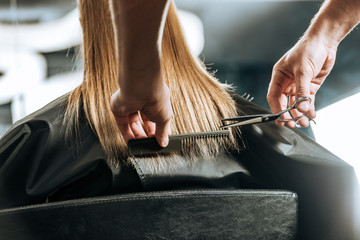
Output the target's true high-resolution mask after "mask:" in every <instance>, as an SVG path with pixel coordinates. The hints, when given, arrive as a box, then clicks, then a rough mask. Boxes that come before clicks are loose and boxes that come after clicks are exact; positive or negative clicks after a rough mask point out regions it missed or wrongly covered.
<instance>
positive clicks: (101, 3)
mask: <svg viewBox="0 0 360 240" xmlns="http://www.w3.org/2000/svg"><path fill="white" fill-rule="evenodd" d="M79 10H80V17H81V19H80V20H81V23H82V29H83V57H84V79H83V82H82V84H81V85H80V86H79V87H77V88H76V89H74V90H73V91H72V93H71V94H70V96H69V99H68V106H67V110H66V114H65V124H66V130H67V133H68V136H70V137H74V129H75V130H76V129H77V130H76V131H75V135H76V134H77V133H76V132H77V131H78V130H79V126H80V124H81V116H82V115H83V114H84V115H85V118H86V120H87V121H88V122H89V124H90V126H91V127H92V129H93V131H94V132H95V133H96V134H97V137H98V138H99V141H100V143H101V146H102V147H103V149H104V151H105V153H106V155H107V157H108V160H109V161H111V162H113V163H116V162H118V161H119V159H127V157H128V156H127V146H126V143H125V141H124V139H123V138H122V136H121V134H120V131H119V130H118V127H117V125H116V122H115V119H114V117H113V115H112V112H111V110H110V97H111V95H112V94H113V93H114V92H115V91H116V90H117V89H118V88H119V86H118V82H117V78H116V76H117V74H116V66H117V64H116V56H115V42H114V32H113V26H112V22H111V15H110V9H109V2H108V0H79ZM161 67H162V72H163V75H164V78H165V81H166V84H167V85H168V87H169V89H170V94H171V103H172V108H173V119H172V122H171V130H172V134H180V133H189V132H203V131H215V130H219V127H220V125H221V118H223V117H228V116H235V115H236V114H237V110H236V105H235V102H234V100H233V99H232V98H231V96H230V93H229V90H228V86H227V85H223V84H221V83H219V82H218V81H217V80H216V79H215V78H214V77H213V76H212V75H211V74H210V73H208V72H207V71H206V69H205V67H204V66H203V64H202V63H201V62H200V60H198V59H195V58H194V57H193V55H192V54H191V52H190V50H189V48H188V46H187V44H186V41H185V38H184V35H183V33H182V29H181V25H180V23H179V20H178V17H177V15H176V9H175V6H174V4H173V3H171V4H170V7H169V12H168V15H167V18H166V22H165V28H164V33H163V39H162V56H161ZM196 144H197V147H196ZM196 144H195V145H194V148H192V149H189V153H190V155H191V153H194V152H195V151H201V154H216V153H218V152H219V150H220V149H223V148H226V149H229V148H232V149H238V148H239V147H238V144H237V141H236V139H235V137H234V136H233V134H232V135H231V138H229V139H219V140H218V141H212V142H210V144H209V143H208V144H205V145H203V143H196Z"/></svg>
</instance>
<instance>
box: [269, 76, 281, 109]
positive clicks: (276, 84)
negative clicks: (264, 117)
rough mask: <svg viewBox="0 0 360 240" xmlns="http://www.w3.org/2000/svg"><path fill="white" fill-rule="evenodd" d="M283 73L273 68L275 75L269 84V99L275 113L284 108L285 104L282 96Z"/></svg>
mask: <svg viewBox="0 0 360 240" xmlns="http://www.w3.org/2000/svg"><path fill="white" fill-rule="evenodd" d="M281 77H283V76H281V74H280V73H278V72H277V71H276V70H273V75H272V77H271V81H270V84H269V89H268V93H267V101H268V103H269V106H270V108H271V111H272V112H273V113H278V112H281V111H282V110H283V106H282V104H281V98H282V96H283V95H284V94H283V91H282V89H283V86H282V82H283V81H281V80H280V79H281Z"/></svg>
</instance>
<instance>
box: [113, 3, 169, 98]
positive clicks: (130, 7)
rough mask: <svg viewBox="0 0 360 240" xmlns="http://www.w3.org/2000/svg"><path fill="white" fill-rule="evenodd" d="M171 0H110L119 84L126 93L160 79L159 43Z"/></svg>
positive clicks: (157, 81)
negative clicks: (169, 0)
mask: <svg viewBox="0 0 360 240" xmlns="http://www.w3.org/2000/svg"><path fill="white" fill-rule="evenodd" d="M167 3H168V0H147V1H143V0H131V1H130V0H111V1H110V4H111V10H112V18H113V24H114V31H115V38H116V47H117V53H118V54H117V57H118V69H119V73H118V74H119V75H118V80H119V85H120V87H121V89H122V90H123V91H125V92H126V93H127V92H128V91H129V92H130V94H131V92H132V91H133V90H134V89H137V90H141V89H142V88H147V89H148V90H149V89H152V88H155V89H156V87H157V86H159V81H161V80H162V79H161V69H160V47H159V46H160V43H161V38H162V30H163V29H162V28H163V25H164V21H165V17H166V15H167V8H168V4H167Z"/></svg>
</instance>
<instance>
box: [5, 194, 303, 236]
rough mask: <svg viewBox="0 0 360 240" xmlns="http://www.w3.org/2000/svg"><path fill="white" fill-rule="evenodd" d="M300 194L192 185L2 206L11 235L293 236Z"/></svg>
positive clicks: (7, 232) (6, 230)
mask: <svg viewBox="0 0 360 240" xmlns="http://www.w3.org/2000/svg"><path fill="white" fill-rule="evenodd" d="M296 228H297V195H296V194H295V193H292V192H287V191H276V190H189V191H166V192H145V193H134V194H125V195H115V196H105V197H96V198H87V199H77V200H70V201H64V202H56V203H46V204H40V205H32V206H25V207H19V208H12V209H5V210H1V211H0V238H1V239H2V240H7V239H17V240H19V239H52V240H54V239H293V238H295V237H296Z"/></svg>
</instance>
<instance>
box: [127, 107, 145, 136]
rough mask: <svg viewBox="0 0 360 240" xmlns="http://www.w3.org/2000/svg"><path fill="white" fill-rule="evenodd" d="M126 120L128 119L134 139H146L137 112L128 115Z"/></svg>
mask: <svg viewBox="0 0 360 240" xmlns="http://www.w3.org/2000/svg"><path fill="white" fill-rule="evenodd" d="M128 119H129V125H130V128H131V131H132V132H133V134H134V137H135V138H146V137H147V135H146V133H145V131H144V128H143V126H142V124H141V121H140V118H139V114H138V113H137V112H135V113H131V114H129V116H128Z"/></svg>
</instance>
